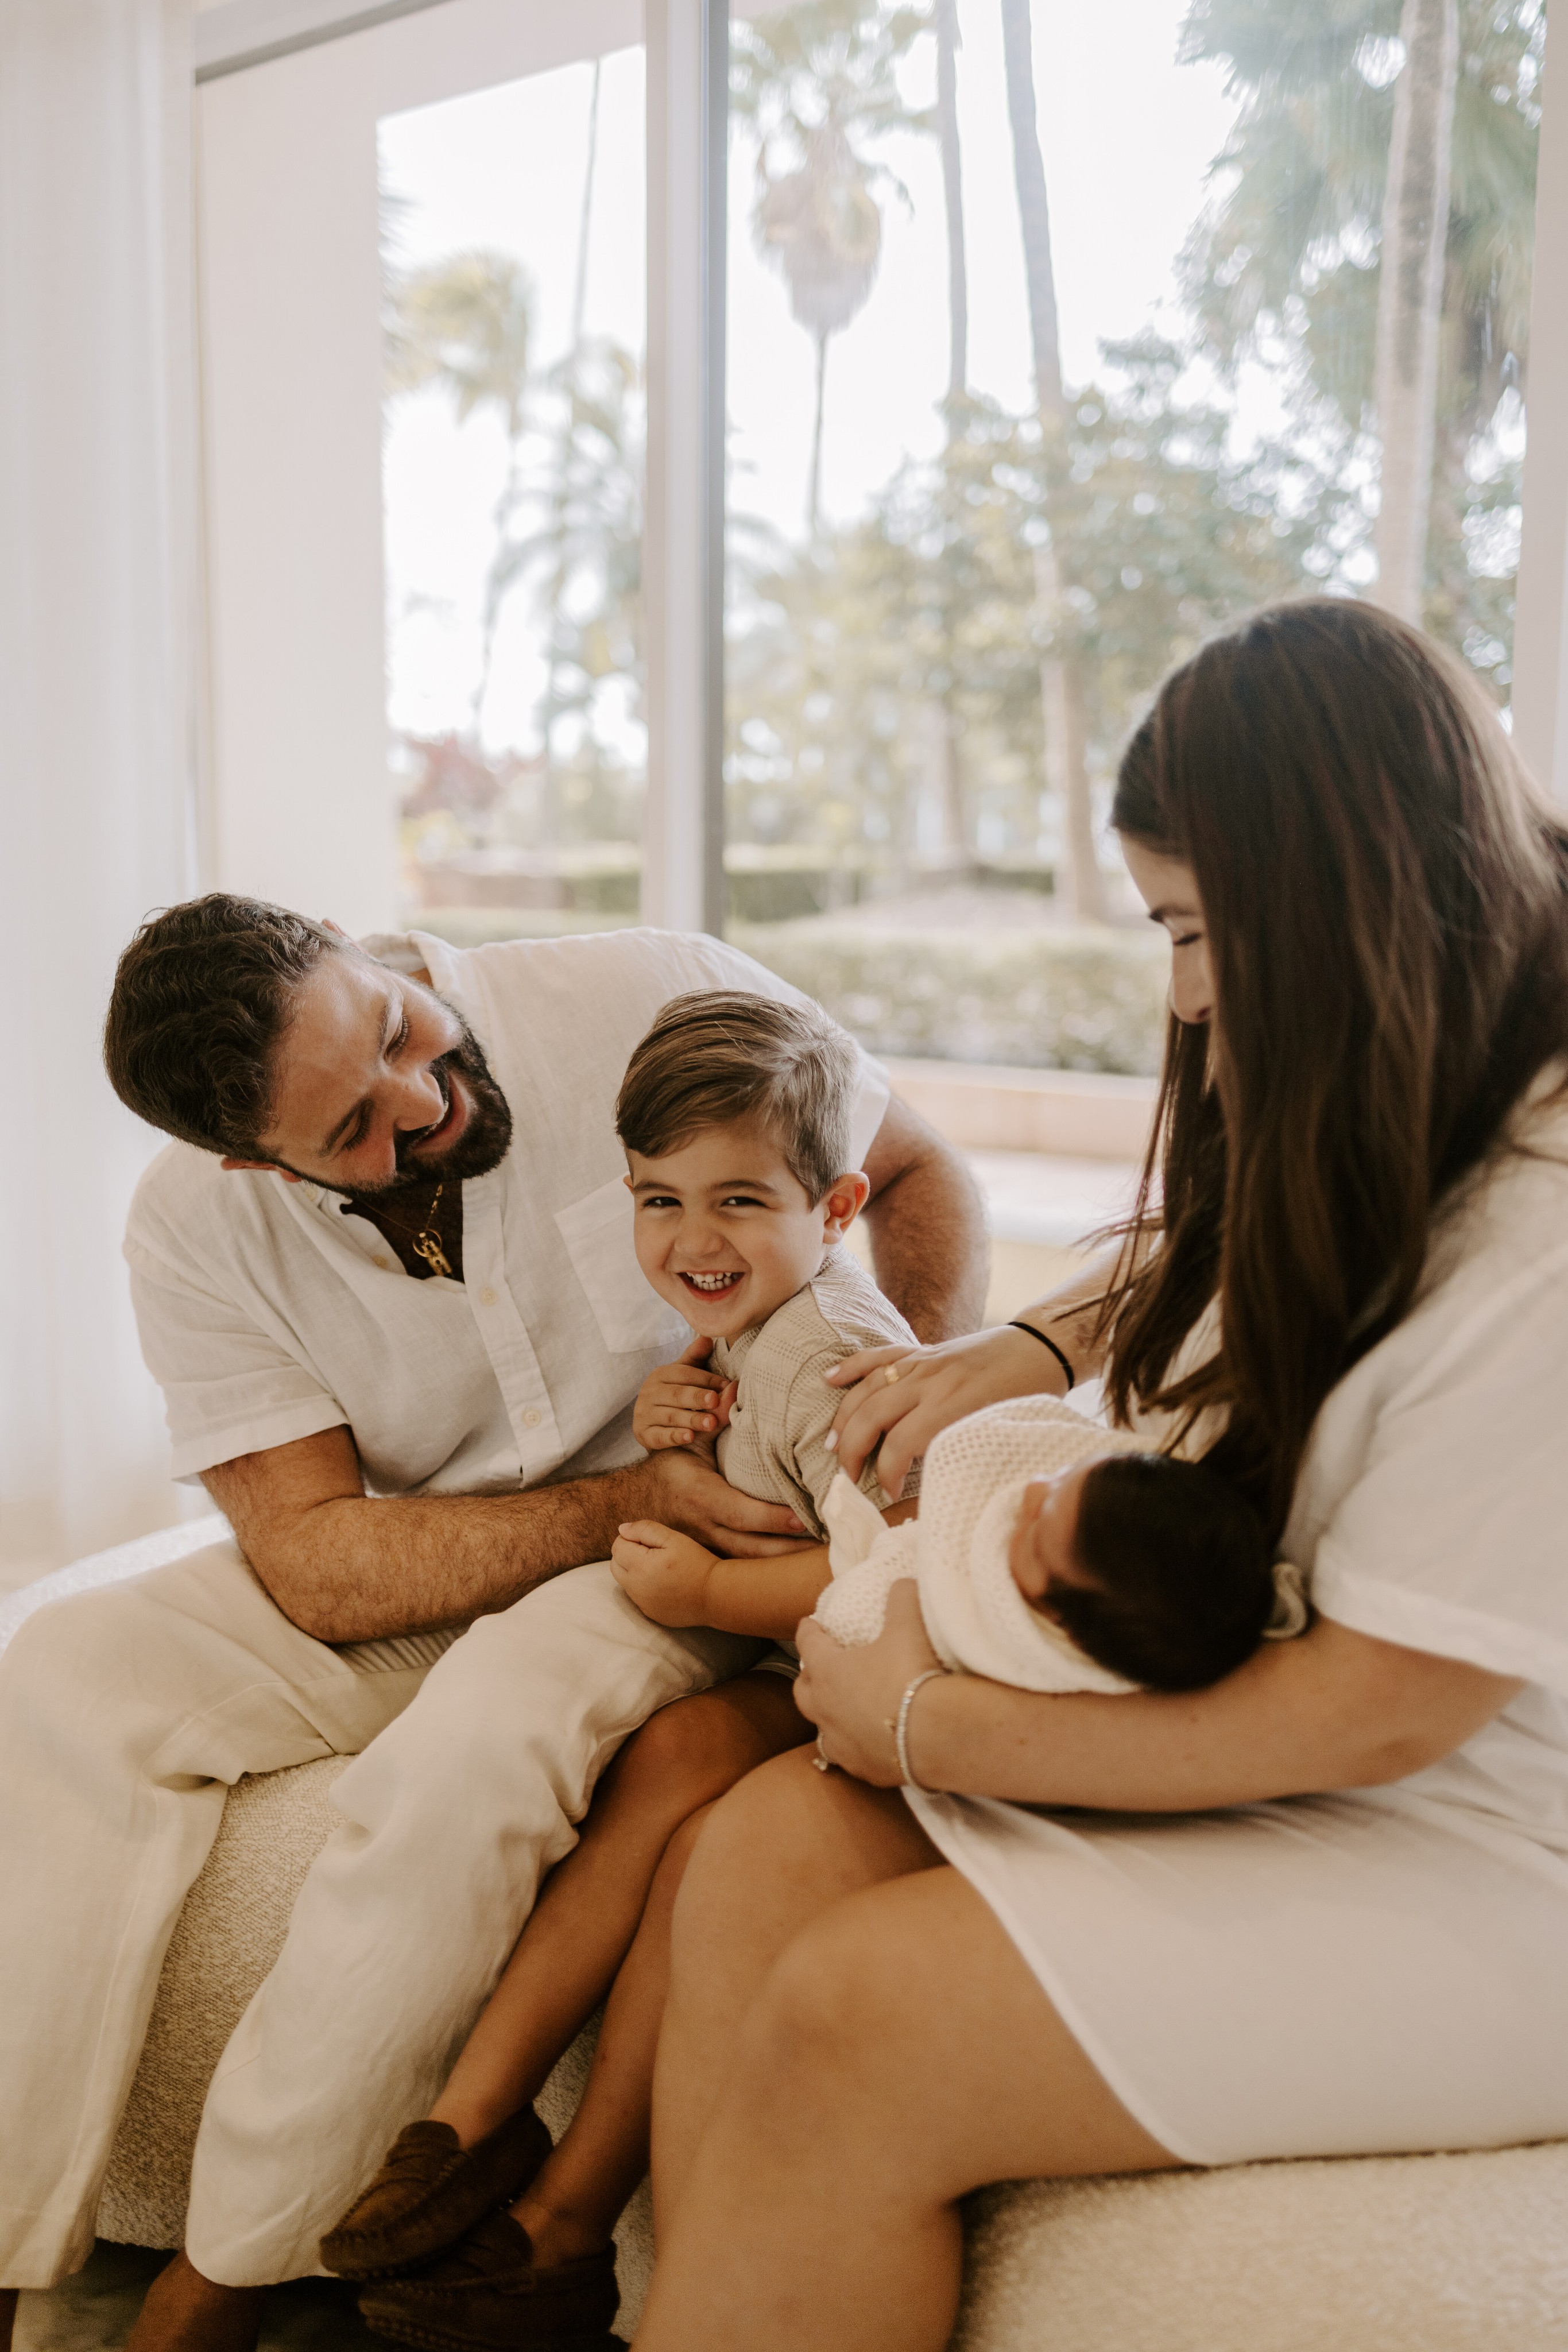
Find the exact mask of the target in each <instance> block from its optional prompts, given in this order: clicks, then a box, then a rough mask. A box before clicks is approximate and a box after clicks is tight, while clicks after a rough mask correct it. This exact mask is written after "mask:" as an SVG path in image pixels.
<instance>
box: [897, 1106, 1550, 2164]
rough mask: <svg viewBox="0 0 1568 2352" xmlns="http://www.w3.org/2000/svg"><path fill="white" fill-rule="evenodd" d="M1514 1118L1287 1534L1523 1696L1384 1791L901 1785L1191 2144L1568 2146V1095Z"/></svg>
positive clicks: (1214, 2150) (1012, 1932)
mask: <svg viewBox="0 0 1568 2352" xmlns="http://www.w3.org/2000/svg"><path fill="white" fill-rule="evenodd" d="M1521 1133H1523V1134H1525V1135H1527V1137H1528V1143H1529V1150H1528V1153H1518V1154H1514V1153H1511V1154H1509V1155H1507V1156H1503V1157H1500V1159H1499V1160H1496V1161H1495V1162H1494V1163H1493V1164H1492V1166H1491V1167H1490V1169H1489V1170H1488V1171H1487V1172H1486V1173H1485V1174H1484V1176H1481V1177H1478V1178H1477V1179H1476V1180H1474V1181H1472V1182H1471V1183H1470V1184H1469V1186H1468V1187H1467V1188H1466V1191H1465V1193H1464V1197H1463V1198H1462V1199H1461V1200H1460V1201H1459V1202H1457V1203H1456V1204H1455V1205H1454V1207H1453V1208H1452V1209H1451V1210H1450V1211H1449V1213H1448V1215H1447V1216H1446V1218H1445V1220H1444V1223H1443V1225H1442V1228H1441V1231H1440V1233H1439V1234H1438V1236H1437V1240H1436V1241H1435V1243H1434V1245H1433V1249H1432V1253H1431V1258H1430V1262H1429V1265H1428V1269H1427V1276H1426V1278H1425V1280H1424V1282H1423V1285H1422V1289H1421V1292H1420V1295H1419V1297H1418V1298H1417V1301H1416V1305H1415V1307H1413V1308H1412V1310H1411V1312H1410V1313H1409V1315H1407V1316H1406V1319H1405V1320H1404V1322H1403V1323H1401V1324H1400V1325H1399V1326H1398V1328H1396V1330H1395V1331H1393V1332H1392V1333H1391V1334H1390V1335H1389V1337H1388V1338H1387V1339H1385V1340H1384V1341H1383V1342H1382V1344H1381V1345H1380V1346H1379V1347H1377V1348H1375V1349H1374V1350H1373V1351H1372V1352H1371V1353H1370V1354H1369V1355H1367V1356H1366V1357H1364V1359H1363V1360H1362V1361H1361V1363H1359V1364H1358V1365H1357V1366H1356V1367H1355V1369H1354V1371H1352V1372H1351V1373H1350V1374H1348V1376H1347V1377H1346V1378H1345V1379H1344V1380H1343V1381H1342V1382H1341V1383H1340V1385H1339V1386H1338V1387H1337V1388H1336V1389H1335V1390H1334V1391H1333V1393H1332V1395H1331V1396H1330V1397H1329V1398H1328V1399H1327V1401H1326V1402H1325V1403H1324V1405H1323V1407H1322V1412H1321V1414H1320V1416H1319V1419H1318V1423H1317V1426H1316V1428H1315V1430H1314V1432H1313V1435H1312V1444H1311V1446H1310V1448H1309V1451H1308V1454H1307V1457H1306V1460H1305V1462H1304V1464H1303V1466H1302V1471H1301V1479H1300V1481H1299V1484H1298V1487H1297V1492H1296V1499H1295V1505H1294V1508H1293V1510H1292V1513H1291V1521H1290V1525H1289V1527H1288V1528H1287V1529H1286V1532H1285V1538H1284V1546H1283V1549H1284V1552H1285V1555H1286V1557H1287V1558H1289V1559H1293V1560H1294V1561H1296V1562H1297V1563H1298V1564H1299V1565H1300V1566H1301V1568H1303V1569H1304V1570H1307V1571H1308V1573H1309V1575H1310V1578H1311V1581H1312V1598H1313V1601H1314V1602H1315V1604H1316V1606H1317V1608H1318V1609H1319V1611H1320V1612H1322V1614H1323V1615H1324V1616H1326V1617H1329V1618H1333V1619H1334V1620H1336V1621H1337V1622H1339V1623H1341V1624H1343V1625H1346V1626H1349V1627H1352V1628H1353V1629H1354V1630H1355V1631H1356V1632H1359V1633H1366V1634H1371V1635H1374V1636H1375V1637H1376V1638H1377V1639H1379V1640H1382V1641H1386V1642H1392V1643H1399V1644H1401V1645H1403V1646H1404V1647H1406V1648H1408V1649H1414V1650H1424V1651H1428V1652H1435V1653H1437V1654H1438V1655H1440V1656H1443V1657H1449V1658H1461V1659H1465V1660H1468V1661H1469V1662H1470V1663H1472V1664H1476V1665H1479V1666H1484V1667H1487V1668H1489V1669H1490V1671H1491V1672H1493V1673H1494V1674H1499V1675H1512V1676H1518V1677H1521V1678H1522V1679H1523V1681H1524V1683H1525V1685H1526V1686H1525V1688H1524V1689H1523V1690H1522V1691H1521V1693H1520V1695H1519V1696H1518V1697H1517V1698H1516V1699H1515V1700H1514V1701H1513V1702H1512V1704H1511V1706H1507V1707H1506V1708H1505V1709H1504V1710H1503V1711H1502V1713H1501V1714H1500V1715H1499V1716H1497V1717H1494V1718H1493V1720H1492V1721H1491V1722H1490V1723H1489V1724H1488V1725H1487V1726H1486V1727H1485V1728H1484V1729H1483V1730H1482V1731H1480V1732H1479V1733H1478V1734H1477V1735H1476V1737H1475V1738H1473V1739H1470V1740H1469V1741H1467V1743H1466V1744H1465V1746H1464V1747H1462V1748H1458V1750H1457V1751H1456V1752H1455V1753H1454V1754H1453V1755H1451V1756H1449V1757H1448V1758H1446V1759H1444V1760H1443V1762H1441V1763H1440V1764H1437V1765H1434V1766H1432V1767H1431V1768H1430V1769H1427V1770H1425V1771H1422V1772H1418V1773H1416V1774H1415V1775H1413V1776H1412V1777H1411V1778H1410V1779H1408V1780H1402V1781H1398V1782H1396V1783H1395V1784H1394V1785H1392V1786H1390V1787H1385V1788H1378V1789H1364V1790H1345V1791H1343V1792H1341V1793H1339V1794H1336V1795H1332V1796H1322V1797H1311V1798H1292V1799H1289V1800H1286V1801H1280V1802H1275V1803H1270V1804H1257V1805H1247V1806H1241V1807H1239V1808H1237V1809H1235V1810H1233V1811H1225V1812H1217V1813H1210V1814H1203V1815H1197V1816H1194V1815H1185V1816H1166V1815H1139V1816H1137V1817H1135V1818H1133V1817H1127V1816H1121V1815H1107V1814H1097V1813H1096V1814H1092V1813H1085V1812H1077V1813H1066V1812H1061V1811H1058V1812H1055V1813H1052V1812H1050V1811H1044V1810H1036V1809H1034V1808H1031V1807H1027V1806H1020V1805H1011V1804H1004V1803H1000V1802H997V1801H991V1800H988V1799H976V1798H964V1797H946V1796H929V1795H925V1794H922V1793H916V1792H915V1791H909V1792H907V1793H908V1799H909V1802H910V1804H911V1806H912V1807H913V1809H914V1811H915V1814H916V1816H917V1818H918V1819H919V1821H920V1822H921V1823H922V1825H923V1826H924V1827H925V1830H926V1831H927V1832H928V1833H929V1835H930V1836H931V1838H932V1839H933V1841H934V1842H935V1843H936V1845H937V1846H938V1847H939V1848H940V1849H941V1851H942V1853H944V1855H945V1856H946V1859H947V1860H948V1861H949V1862H951V1863H952V1864H955V1865H956V1868H957V1869H959V1870H960V1871H962V1872H963V1874H964V1875H965V1876H966V1877H967V1879H968V1880H969V1881H970V1883H971V1884H972V1885H974V1886H975V1887H976V1889H977V1892H978V1893H979V1894H981V1895H983V1896H984V1897H985V1899H986V1900H987V1902H988V1903H989V1905H990V1906H991V1907H992V1909H993V1910H994V1911H995V1912H996V1914H997V1916H998V1919H999V1921H1000V1922H1001V1924H1002V1926H1003V1927H1005V1928H1006V1929H1007V1931H1008V1933H1009V1936H1010V1937H1012V1939H1013V1941H1014V1942H1015V1944H1016V1945H1017V1946H1018V1948H1019V1951H1020V1952H1021V1953H1022V1955H1023V1957H1024V1958H1025V1959H1026V1960H1027V1961H1028V1962H1029V1964H1030V1968H1031V1969H1033V1970H1034V1972H1035V1974H1036V1975H1037V1976H1038V1977H1039V1979H1040V1983H1041V1984H1042V1986H1043V1987H1044V1989H1045V1990H1046V1992H1047V1993H1048V1994H1049V1995H1050V1997H1051V2000H1052V2001H1053V2002H1054V2003H1055V2005H1056V2007H1057V2009H1058V2010H1059V2011H1060V2012H1061V2016H1062V2017H1063V2019H1064V2020H1065V2021H1066V2022H1067V2023H1068V2024H1069V2026H1070V2027H1071V2030H1072V2032H1074V2033H1075V2034H1076V2036H1077V2038H1078V2039H1079V2041H1080V2042H1082V2045H1083V2047H1084V2049H1085V2050H1086V2051H1087V2052H1088V2053H1089V2054H1090V2056H1091V2057H1092V2059H1093V2060H1094V2062H1095V2063H1096V2065H1097V2066H1098V2067H1099V2069H1100V2071H1101V2073H1102V2074H1103V2075H1104V2077H1105V2079H1106V2081H1107V2082H1108V2083H1109V2084H1110V2085H1111V2087H1112V2089H1113V2091H1114V2092H1115V2093H1116V2094H1117V2095H1118V2096H1119V2097H1120V2098H1121V2100H1122V2101H1123V2103H1124V2105H1126V2106H1127V2107H1128V2108H1129V2109H1130V2110H1131V2112H1132V2114H1133V2115H1134V2116H1135V2117H1136V2118H1137V2120H1138V2121H1139V2122H1140V2123H1141V2124H1142V2125H1143V2126H1145V2129H1146V2130H1148V2131H1149V2132H1151V2133H1153V2135H1154V2137H1155V2138H1156V2139H1157V2140H1159V2141H1160V2142H1161V2143H1162V2144H1163V2145H1164V2146H1165V2147H1167V2148H1168V2149H1170V2151H1171V2153H1172V2154H1173V2155H1175V2156H1176V2157H1179V2158H1183V2159H1185V2160H1186V2161H1188V2162H1190V2163H1194V2164H1228V2163H1235V2162H1238V2161H1240V2160H1243V2159H1246V2158H1259V2157H1291V2156H1330V2155H1360V2154H1369V2153H1373V2152H1377V2151H1386V2152H1392V2151H1397V2150H1403V2149H1410V2150H1415V2149H1426V2148H1443V2147H1490V2146H1501V2145H1507V2144H1509V2143H1511V2142H1515V2141H1521V2140H1530V2139H1543V2138H1555V2137H1564V2136H1568V1112H1565V1111H1564V1110H1563V1109H1562V1108H1548V1109H1546V1110H1545V1111H1544V1112H1538V1113H1535V1114H1533V1115H1532V1116H1531V1118H1530V1119H1529V1121H1528V1123H1527V1124H1526V1125H1524V1126H1522V1127H1521ZM1207 1344H1209V1345H1212V1340H1211V1339H1210V1340H1209V1341H1208V1342H1207ZM1040 1704H1041V1705H1042V1706H1045V1705H1050V1704H1052V1702H1051V1701H1049V1700H1045V1699H1042V1700H1041V1702H1040Z"/></svg>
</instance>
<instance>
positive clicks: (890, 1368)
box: [882, 1364, 898, 1388]
mask: <svg viewBox="0 0 1568 2352" xmlns="http://www.w3.org/2000/svg"><path fill="white" fill-rule="evenodd" d="M882 1376H883V1380H884V1381H886V1382H887V1385H888V1387H889V1388H891V1387H892V1386H893V1384H894V1381H895V1380H896V1379H897V1378H898V1366H897V1365H896V1364H884V1365H883V1368H882Z"/></svg>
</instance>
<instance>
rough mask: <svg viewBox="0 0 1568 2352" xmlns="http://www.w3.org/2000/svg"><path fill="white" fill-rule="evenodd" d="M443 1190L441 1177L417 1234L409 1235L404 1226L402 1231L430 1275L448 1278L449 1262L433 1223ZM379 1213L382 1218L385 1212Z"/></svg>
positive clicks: (449, 1272)
mask: <svg viewBox="0 0 1568 2352" xmlns="http://www.w3.org/2000/svg"><path fill="white" fill-rule="evenodd" d="M445 1190H446V1179H445V1178H444V1177H443V1178H442V1180H441V1181H440V1183H439V1184H438V1185H437V1186H436V1188H435V1198H434V1200H433V1201H432V1202H431V1204H430V1207H429V1209H428V1211H427V1212H426V1213H425V1219H424V1223H423V1225H421V1227H420V1229H419V1231H418V1233H417V1234H410V1233H409V1230H408V1227H407V1226H406V1225H404V1226H403V1227H402V1233H403V1236H404V1238H405V1239H406V1240H407V1242H408V1245H409V1247H410V1249H411V1250H412V1251H413V1254H414V1255H415V1257H422V1258H423V1260H424V1263H425V1265H427V1266H428V1267H429V1268H430V1271H431V1272H432V1274H444V1275H446V1276H449V1277H450V1276H451V1273H452V1265H451V1261H450V1259H449V1258H448V1257H447V1255H446V1252H445V1251H444V1249H443V1248H442V1246H441V1228H440V1226H439V1225H438V1224H437V1223H436V1222H435V1212H436V1211H437V1209H439V1208H440V1206H441V1196H442V1194H443V1192H445ZM380 1213H381V1215H382V1216H383V1217H384V1216H385V1215H386V1211H385V1210H384V1209H382V1211H381V1212H380Z"/></svg>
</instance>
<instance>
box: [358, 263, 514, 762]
mask: <svg viewBox="0 0 1568 2352" xmlns="http://www.w3.org/2000/svg"><path fill="white" fill-rule="evenodd" d="M389 310H390V314H391V315H390V320H389V332H388V337H387V349H386V381H387V388H388V390H389V392H392V393H394V394H395V393H400V392H419V391H423V388H424V387H425V385H427V384H431V383H435V384H439V385H440V386H441V387H442V388H443V390H444V391H445V392H446V393H447V394H449V395H450V397H451V400H452V404H453V406H454V407H455V410H456V412H457V421H458V423H459V424H460V425H462V424H465V423H466V422H467V420H468V418H469V417H470V416H472V415H476V413H477V412H479V411H481V410H485V409H493V410H495V411H496V413H497V415H499V417H500V419H501V424H502V428H503V430H504V432H505V434H506V436H507V471H506V476H505V478H504V480H503V482H502V486H501V489H500V493H499V495H498V497H497V499H496V503H495V507H494V509H492V517H491V520H492V523H493V526H494V530H495V540H496V544H495V552H494V554H493V555H492V557H491V561H490V565H489V569H488V571H487V572H486V581H485V595H484V603H483V606H482V610H481V616H480V651H479V677H478V680H477V683H476V686H475V689H474V702H473V728H474V732H475V734H476V735H477V734H478V731H479V721H480V719H481V717H482V715H483V712H484V709H485V700H486V696H487V694H488V693H489V690H490V671H491V666H492V663H493V661H494V658H495V650H496V627H497V622H498V621H499V619H500V614H501V606H502V604H503V603H504V602H505V600H506V595H507V589H508V588H509V587H510V585H511V580H512V577H513V575H512V573H511V572H509V571H508V568H507V547H508V542H509V532H510V525H511V520H512V517H513V515H514V514H515V512H516V510H517V503H518V500H519V499H520V497H521V495H522V447H523V439H524V436H525V435H526V433H527V431H528V394H529V374H528V353H529V345H530V342H531V339H532V333H533V283H532V280H531V279H530V278H529V277H528V272H527V270H526V269H525V268H523V266H522V264H521V262H520V261H517V259H515V258H514V257H513V256H511V255H510V254H505V253H486V252H472V253H455V254H451V255H448V256H447V257H445V258H444V260H441V261H438V262H432V263H430V264H429V265H428V266H427V267H426V268H423V269H416V270H413V271H411V272H410V273H409V274H408V275H406V276H404V277H400V278H395V279H394V280H393V281H392V286H391V289H390V302H389Z"/></svg>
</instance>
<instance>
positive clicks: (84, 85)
mask: <svg viewBox="0 0 1568 2352" xmlns="http://www.w3.org/2000/svg"><path fill="white" fill-rule="evenodd" d="M189 16H190V0H0V320H3V322H4V325H3V329H0V938H3V940H4V942H5V966H4V971H5V980H4V994H3V999H0V1001H3V1003H4V1006H5V1019H4V1024H3V1027H0V1073H3V1084H0V1118H3V1130H0V1327H3V1328H0V1582H13V1583H14V1582H16V1581H17V1580H19V1578H20V1577H21V1576H22V1575H23V1574H24V1573H26V1570H28V1569H29V1568H35V1569H37V1570H43V1569H45V1568H47V1567H50V1566H53V1565H55V1564H56V1563H57V1562H59V1561H62V1560H65V1559H70V1558H72V1557H74V1556H75V1555H77V1554H78V1553H81V1552H84V1551H88V1550H90V1549H95V1548H97V1547H98V1546H100V1545H103V1544H107V1543H112V1542H115V1541H117V1540H118V1539H119V1538H120V1537H122V1536H128V1535H133V1534H137V1533H140V1532H141V1531H143V1530H146V1529H149V1528H153V1527H157V1526H160V1525H162V1524H165V1523H166V1522H168V1521H170V1520H172V1519H173V1518H175V1517H179V1516H181V1506H180V1499H179V1497H178V1495H177V1492H176V1490H175V1489H174V1488H173V1487H172V1486H171V1485H170V1483H169V1476H168V1463H167V1451H166V1446H165V1443H164V1437H163V1430H162V1414H161V1411H160V1406H159V1400H158V1396H157V1391H155V1389H154V1388H153V1386H152V1381H150V1380H149V1378H148V1376H147V1373H146V1372H145V1370H144V1369H143V1367H142V1364H141V1357H140V1354H139V1352H138V1349H137V1344H136V1333H135V1328H134V1325H133V1323H132V1320H131V1311H130V1307H129V1303H128V1300H127V1295H126V1282H125V1268H124V1265H123V1262H122V1260H121V1259H120V1233H121V1229H122V1226H123V1223H124V1216H125V1208H126V1203H127V1202H128V1201H129V1198H130V1195H131V1189H132V1187H133V1185H134V1184H135V1181H136V1179H137V1176H138V1175H139V1173H140V1172H141V1168H142V1167H143V1166H144V1165H145V1164H146V1160H147V1159H148V1157H149V1156H150V1153H151V1150H152V1149H153V1148H154V1146H153V1144H152V1139H151V1138H150V1137H149V1136H148V1134H147V1133H146V1131H145V1130H144V1129H141V1127H140V1126H139V1125H138V1123H137V1122H136V1121H135V1120H134V1119H132V1118H131V1117H130V1115H129V1114H128V1113H126V1112H124V1111H122V1110H121V1109H120V1106H119V1104H118V1103H117V1102H116V1101H115V1099H114V1097H113V1095H112V1094H111V1093H110V1088H109V1086H108V1083H107V1081H106V1080H105V1078H104V1076H103V1073H102V1066H101V1064H100V1061H99V1026H100V1024H101V1021H102V1017H103V1009H104V1005H105V1003H106V1000H107V996H108V991H109V984H110V976H111V974H112V971H113V968H114V961H115V958H116V956H117V954H118V953H119V950H120V947H121V946H122V945H123V943H124V941H125V940H126V939H127V938H128V937H129V936H130V934H131V931H132V930H133V929H134V928H135V926H136V925H137V923H138V922H139V921H140V920H141V918H142V916H143V915H144V914H145V913H146V912H147V911H148V909H149V908H152V907H155V906H158V905H162V904H164V903H166V902H168V901H169V900H171V899H173V898H182V897H185V896H188V895H190V893H191V891H192V890H193V888H194V887H196V862H197V861H196V856H195V848H194V843H195V831H196V824H195V812H196V807H197V801H196V793H195V787H194V778H195V771H196V760H195V751H194V743H195V727H194V723H193V709H194V703H193V682H194V678H195V676H196V662H195V659H194V658H193V648H194V646H195V643H196V631H195V626H194V618H195V613H196V609H197V605H196V566H195V560H194V550H195V527H194V518H195V513H196V480H197V475H196V447H195V422H194V416H195V405H194V400H193V341H194V339H193V323H192V307H193V290H192V289H193V270H192V242H193V223H192V205H191V173H190V156H191V111H192V84H191V42H190V24H189Z"/></svg>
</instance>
